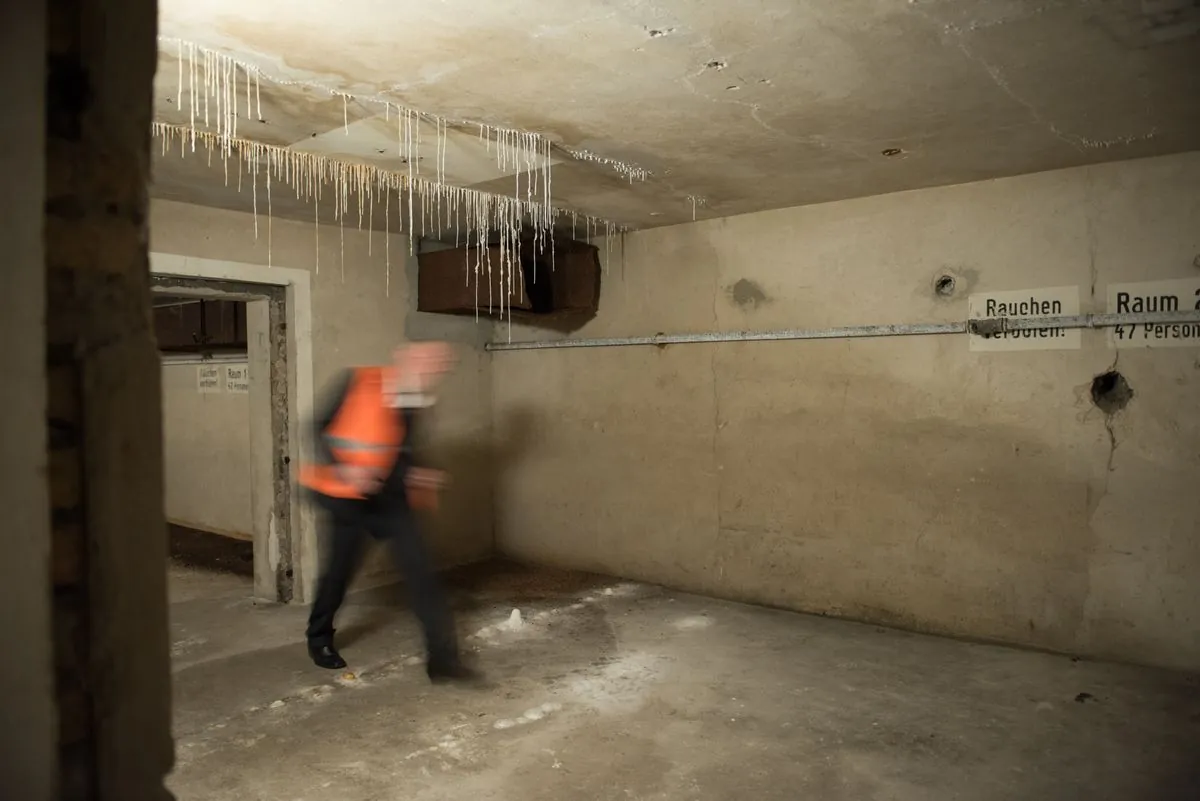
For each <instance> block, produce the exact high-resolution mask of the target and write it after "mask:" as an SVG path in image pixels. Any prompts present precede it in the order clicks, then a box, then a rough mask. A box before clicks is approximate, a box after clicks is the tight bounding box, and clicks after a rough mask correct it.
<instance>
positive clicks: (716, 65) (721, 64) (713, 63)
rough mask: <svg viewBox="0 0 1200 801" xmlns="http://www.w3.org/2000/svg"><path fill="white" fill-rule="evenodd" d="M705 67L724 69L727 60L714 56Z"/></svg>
mask: <svg viewBox="0 0 1200 801" xmlns="http://www.w3.org/2000/svg"><path fill="white" fill-rule="evenodd" d="M704 68H705V69H710V70H723V69H725V62H724V61H722V60H721V59H719V58H714V59H713V60H712V61H710V62H708V63H707V64H705V65H704Z"/></svg>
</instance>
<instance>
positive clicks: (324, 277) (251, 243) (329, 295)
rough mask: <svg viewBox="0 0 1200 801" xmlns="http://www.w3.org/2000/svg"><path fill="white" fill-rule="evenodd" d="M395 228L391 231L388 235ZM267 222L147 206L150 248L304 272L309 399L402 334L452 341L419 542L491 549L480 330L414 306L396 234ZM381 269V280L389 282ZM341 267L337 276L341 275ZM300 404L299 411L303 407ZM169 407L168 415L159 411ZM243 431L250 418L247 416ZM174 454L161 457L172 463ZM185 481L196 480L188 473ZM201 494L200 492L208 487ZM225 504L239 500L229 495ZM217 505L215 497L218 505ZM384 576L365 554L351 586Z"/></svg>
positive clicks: (455, 554) (468, 550)
mask: <svg viewBox="0 0 1200 801" xmlns="http://www.w3.org/2000/svg"><path fill="white" fill-rule="evenodd" d="M398 227H399V225H398V224H397V225H395V226H394V230H395V229H397V228H398ZM316 229H317V226H316V225H315V224H314V223H311V222H310V223H304V222H295V221H289V220H280V219H275V220H273V221H272V223H271V225H270V237H269V239H268V233H267V218H266V215H265V214H262V213H261V209H260V213H259V215H258V235H257V238H256V237H255V220H254V217H252V216H251V215H249V214H244V213H240V212H232V211H226V210H222V209H214V208H209V207H204V206H192V205H188V204H183V203H175V202H171V201H157V200H156V201H154V202H153V203H152V205H151V236H152V245H151V249H152V250H154V251H155V252H161V253H173V254H180V255H184V256H192V257H197V258H204V259H220V260H225V261H234V262H243V263H248V264H263V265H265V264H272V265H275V266H277V267H288V268H292V269H300V270H308V271H309V272H311V273H312V319H313V331H312V352H313V371H314V378H315V383H316V388H317V389H316V394H317V400H318V402H319V401H320V399H321V396H322V394H323V393H324V392H325V390H326V387H327V385H328V383H329V382H330V381H331V380H332V379H333V378H334V377H335V375H336V374H337V373H338V372H339V371H340V370H341V369H343V368H346V367H350V366H354V365H359V364H378V363H382V362H384V361H386V360H387V359H389V358H390V355H391V352H392V348H393V347H395V345H396V344H397V343H399V342H400V341H402V340H404V339H413V338H431V337H437V338H442V339H447V340H450V341H453V342H455V343H457V344H458V346H459V347H458V352H459V355H460V357H461V358H462V362H461V364H460V366H459V369H458V370H457V371H455V373H454V374H453V375H452V376H451V377H450V379H449V381H448V383H447V385H446V387H445V390H444V392H443V393H442V402H441V404H440V405H439V407H438V408H437V410H436V411H435V412H434V417H433V419H432V421H431V424H430V427H429V430H427V431H426V432H425V434H424V436H423V437H422V444H423V446H424V449H425V450H426V453H427V457H428V459H429V460H430V461H431V462H432V463H435V464H437V465H439V466H441V467H444V468H446V469H447V470H449V471H450V472H451V473H452V474H453V478H454V482H453V484H452V486H451V487H450V489H449V490H448V492H447V495H446V498H445V504H444V508H443V509H442V511H441V512H440V513H439V514H437V515H436V516H434V517H431V518H430V519H429V520H427V521H426V523H427V528H428V531H429V540H430V546H431V547H432V548H433V549H434V551H435V553H436V555H437V557H438V560H439V562H440V563H442V564H445V565H450V564H461V563H466V562H471V561H475V560H478V559H480V558H483V557H485V556H487V555H488V554H489V553H490V552H491V549H492V522H491V521H492V508H491V473H490V470H489V468H488V465H489V462H488V458H489V457H488V454H487V453H486V449H487V448H488V446H489V444H490V437H491V409H490V402H489V398H490V390H489V386H490V385H489V383H488V381H489V375H488V359H487V355H486V354H485V353H484V352H483V349H482V343H483V342H484V341H486V339H487V336H488V333H489V332H490V323H485V324H480V325H476V323H475V321H474V320H473V319H470V318H444V319H439V318H437V317H436V316H434V315H427V314H418V313H416V312H414V311H413V309H415V307H416V300H415V286H416V274H415V261H416V260H415V256H412V255H410V253H409V241H408V238H407V237H406V236H402V235H400V234H391V235H390V236H389V237H387V238H385V236H386V235H385V234H384V233H382V232H380V231H374V232H368V231H365V230H362V231H360V230H358V228H357V226H356V224H354V223H353V222H352V221H347V226H346V228H345V229H344V230H342V229H341V228H339V227H338V226H336V225H322V226H320V230H319V232H318V231H317V230H316ZM389 263H390V279H389V278H388V272H389V267H388V265H389ZM343 265H344V269H343ZM311 402H312V401H311V400H307V401H306V400H305V399H301V408H302V409H307V408H310V406H311ZM168 411H169V410H168ZM252 424H253V421H252ZM238 436H242V437H243V442H244V434H242V435H239V434H238V433H237V430H236V426H234V425H230V426H229V427H228V428H227V429H226V430H225V432H224V433H223V434H222V435H221V438H219V439H214V440H209V441H208V442H207V447H209V448H219V449H224V450H228V451H230V452H236V451H235V450H234V449H235V448H236V447H238V446H237V443H236V442H234V441H233V440H234V439H236V438H237V437H238ZM180 457H181V454H179V453H174V454H171V455H170V457H169V458H170V460H171V462H172V463H178V462H179V461H180ZM193 480H195V481H200V480H201V477H200V476H199V475H193ZM212 490H213V488H212V487H208V488H207V491H209V492H210V493H211V492H212ZM227 501H228V503H229V504H230V505H232V504H235V503H238V502H239V500H238V498H237V497H235V496H234V495H232V494H230V495H229V496H228V497H227ZM217 502H219V498H218V500H217ZM394 577H395V574H394V572H393V571H392V568H391V565H390V563H389V561H388V559H387V554H386V553H385V552H384V551H383V549H381V548H376V549H373V551H372V552H371V554H370V555H369V556H368V558H367V561H366V563H365V565H364V567H363V571H362V573H361V574H360V580H361V582H362V583H364V584H367V583H370V584H375V583H380V582H382V581H387V580H390V579H393V578H394Z"/></svg>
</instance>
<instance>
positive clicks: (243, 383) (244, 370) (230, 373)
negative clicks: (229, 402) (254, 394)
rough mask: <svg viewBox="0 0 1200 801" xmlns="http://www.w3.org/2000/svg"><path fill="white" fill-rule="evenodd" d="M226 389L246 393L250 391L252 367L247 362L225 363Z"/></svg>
mask: <svg viewBox="0 0 1200 801" xmlns="http://www.w3.org/2000/svg"><path fill="white" fill-rule="evenodd" d="M225 391H226V392H236V393H239V394H244V393H246V392H249V391H250V367H249V365H245V364H227V365H225Z"/></svg>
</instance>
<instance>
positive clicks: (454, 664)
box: [425, 659, 483, 684]
mask: <svg viewBox="0 0 1200 801" xmlns="http://www.w3.org/2000/svg"><path fill="white" fill-rule="evenodd" d="M425 673H426V675H428V676H429V681H431V682H432V683H434V684H479V683H481V682H482V681H483V674H481V673H480V672H479V671H478V670H475V669H474V668H470V667H468V666H467V665H464V664H463V663H462V662H461V661H459V660H457V659H456V660H454V661H451V662H430V663H429V664H427V665H426V666H425Z"/></svg>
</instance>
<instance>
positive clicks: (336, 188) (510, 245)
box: [152, 122, 621, 326]
mask: <svg viewBox="0 0 1200 801" xmlns="http://www.w3.org/2000/svg"><path fill="white" fill-rule="evenodd" d="M152 132H153V134H154V136H156V137H158V139H159V141H160V143H161V147H162V152H163V154H164V155H165V154H166V153H167V152H168V151H169V150H170V149H172V148H173V147H174V144H175V141H176V139H179V140H180V141H181V142H184V141H191V142H193V143H194V142H197V141H198V142H199V143H200V144H201V145H202V146H203V147H204V148H205V149H207V150H208V151H209V152H210V153H212V152H213V151H215V152H216V153H217V155H219V156H220V158H221V159H222V161H223V162H225V163H226V165H228V163H229V162H233V165H234V166H235V168H236V169H238V170H239V173H240V171H241V170H242V169H245V170H246V171H247V172H248V173H249V174H250V180H251V185H252V187H254V188H253V189H252V190H251V191H252V204H253V213H254V215H255V236H256V237H257V235H258V224H257V215H258V180H259V176H260V173H264V172H265V176H263V179H264V180H265V186H266V192H267V258H268V264H270V263H271V230H272V229H271V218H272V215H273V209H272V191H273V187H272V184H273V182H282V183H284V184H286V185H288V186H290V187H291V188H292V190H293V191H294V192H295V195H296V198H297V199H299V200H304V201H306V202H311V203H312V204H313V221H314V224H315V225H316V226H317V227H318V228H319V226H320V203H321V199H322V197H324V196H325V194H326V192H325V191H323V190H324V189H325V188H326V187H328V188H330V189H332V190H333V192H332V197H333V199H334V210H333V213H334V217H335V219H336V220H337V221H338V224H339V227H341V226H344V223H345V216H346V215H347V214H349V213H350V211H351V203H352V200H351V196H352V195H353V196H354V198H355V200H354V201H353V202H357V203H358V204H359V210H358V215H359V227H360V228H361V226H362V218H363V214H364V209H367V210H368V211H367V213H368V215H373V213H374V212H373V208H374V206H373V204H374V202H375V198H376V196H378V195H379V194H383V196H384V203H385V206H384V215H385V220H386V223H385V227H386V229H387V231H388V234H387V235H386V239H387V241H386V245H385V247H386V252H385V275H384V289H385V292H388V293H389V294H390V289H391V247H390V245H391V242H390V226H391V196H392V193H393V192H395V193H396V195H397V198H398V201H400V202H401V203H402V202H403V200H404V194H405V193H407V195H408V198H407V201H408V213H409V225H408V227H407V229H405V227H404V226H403V225H402V226H401V230H402V231H405V232H406V233H408V235H409V238H410V241H411V240H415V239H416V237H417V236H418V235H419V234H420V233H424V232H425V231H424V229H422V230H421V231H420V232H418V231H417V230H414V228H413V225H414V224H415V222H416V215H415V208H416V206H417V205H420V206H421V208H422V210H424V211H425V213H424V214H422V222H423V223H424V224H427V225H436V226H438V228H437V230H436V232H437V233H440V232H441V231H442V226H444V225H446V224H450V223H451V221H453V225H454V227H455V231H456V233H455V236H456V244H457V243H458V242H459V241H462V242H463V244H465V246H466V247H467V249H468V252H469V253H473V257H474V260H473V263H471V264H469V265H468V276H469V277H473V278H474V280H475V291H476V307H477V308H478V307H479V305H480V301H481V300H482V298H481V293H480V287H479V283H480V281H486V282H487V309H488V311H489V312H495V313H497V314H498V315H499V316H500V318H501V319H503V320H505V321H507V322H508V323H509V325H510V326H511V324H512V300H513V298H514V296H515V297H519V296H520V293H521V292H522V291H523V289H524V277H523V275H522V273H521V262H520V260H521V252H522V246H523V242H522V236H521V232H522V230H524V229H525V228H526V227H530V228H532V229H533V230H534V237H535V238H534V241H535V243H536V246H537V247H538V249H539V250H540V249H542V248H544V247H546V246H551V247H552V243H553V236H552V229H553V226H554V224H555V223H556V222H557V221H559V220H560V219H562V218H563V215H567V216H569V218H570V220H571V226H572V232H573V234H574V231H575V228H576V226H577V225H578V223H579V221H580V220H581V219H582V221H583V223H584V226H585V230H586V234H587V237H588V238H591V237H592V236H593V235H594V233H593V232H595V231H599V230H603V231H604V232H605V236H606V238H608V237H611V236H612V234H613V233H614V232H616V231H619V230H621V229H620V228H619V227H618V226H615V225H614V224H613V223H611V222H609V221H606V220H600V219H597V218H594V217H590V216H586V215H580V214H579V213H578V212H576V211H562V210H559V209H556V208H555V207H554V206H552V205H551V204H550V203H549V202H548V195H547V192H548V189H549V183H548V178H544V179H543V181H544V182H543V183H540V184H538V183H535V182H534V181H533V179H532V178H530V179H529V180H527V182H526V183H525V184H524V185H525V186H526V187H529V186H535V187H536V191H534V190H530V191H528V192H526V193H525V194H524V195H520V194H518V195H516V196H502V195H495V194H491V193H488V192H481V191H479V190H475V189H467V188H464V187H458V186H447V185H445V184H443V183H441V182H439V181H438V180H437V176H436V174H435V177H433V178H429V177H426V178H421V177H418V176H417V174H416V170H415V168H410V173H409V174H407V175H406V174H398V173H393V172H389V171H387V170H382V169H379V168H377V167H374V166H372V165H367V164H351V163H348V162H345V161H341V160H338V159H333V158H329V157H326V156H323V155H320V154H316V153H301V152H297V151H294V150H288V149H287V148H282V147H277V146H275V145H268V144H263V143H261V142H252V141H249V140H246V139H237V138H230V137H228V136H223V135H218V134H215V133H211V132H205V131H196V130H195V129H190V128H188V127H186V126H179V125H172V124H169V123H161V122H156V123H154V124H153V129H152ZM413 141H414V142H415V136H414V140H413ZM505 141H506V142H512V141H518V142H519V141H520V140H519V138H516V139H514V138H513V137H511V136H510V137H508V138H506V139H505ZM193 146H194V145H193ZM497 146H499V145H497ZM505 146H506V147H508V145H505ZM438 147H439V148H441V147H443V145H440V144H439V146H438ZM519 149H520V148H519V147H518V148H517V150H510V151H507V152H506V153H505V154H504V156H503V158H504V159H505V160H506V163H508V164H516V163H517V159H518V158H521V156H520V155H519V153H518V151H519ZM529 159H530V163H532V162H533V161H534V159H533V157H529ZM522 166H524V165H522ZM438 172H439V173H441V172H442V171H441V170H440V169H439V170H438ZM401 208H402V205H401ZM439 209H444V216H443V214H442V212H441V211H439ZM435 214H436V215H437V216H434V215H435ZM460 237H461V239H460ZM493 238H495V239H496V240H497V245H496V249H497V251H498V252H497V254H496V255H497V263H496V264H495V265H493V258H492V252H491V251H492V247H491V243H492V240H493ZM342 248H343V250H342V260H343V265H344V258H345V256H344V240H343V244H342ZM469 258H470V257H469ZM314 270H315V271H316V272H318V273H319V271H320V239H319V233H314ZM493 270H495V273H494V274H493ZM496 289H499V290H500V292H499V297H497V296H496V292H495V290H496Z"/></svg>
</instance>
